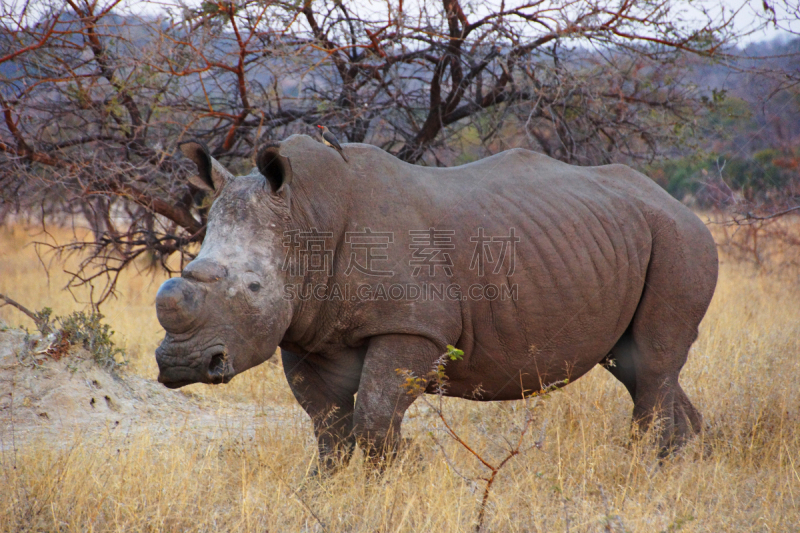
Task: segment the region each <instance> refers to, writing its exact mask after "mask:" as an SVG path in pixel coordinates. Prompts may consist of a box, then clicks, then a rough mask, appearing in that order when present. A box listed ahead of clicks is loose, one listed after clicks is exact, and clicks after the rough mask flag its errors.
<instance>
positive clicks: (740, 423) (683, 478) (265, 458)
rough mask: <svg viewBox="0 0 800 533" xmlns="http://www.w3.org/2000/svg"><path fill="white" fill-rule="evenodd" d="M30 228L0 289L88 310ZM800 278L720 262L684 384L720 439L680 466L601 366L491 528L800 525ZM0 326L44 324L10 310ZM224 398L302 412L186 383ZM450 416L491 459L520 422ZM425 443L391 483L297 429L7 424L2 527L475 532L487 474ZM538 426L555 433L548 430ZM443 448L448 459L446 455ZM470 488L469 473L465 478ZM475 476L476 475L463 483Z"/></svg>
mask: <svg viewBox="0 0 800 533" xmlns="http://www.w3.org/2000/svg"><path fill="white" fill-rule="evenodd" d="M29 240H30V238H29V236H28V235H27V234H25V233H24V232H23V231H22V230H21V229H19V228H14V229H13V230H11V231H10V232H9V231H5V232H4V233H3V234H2V235H1V236H0V247H2V249H3V250H4V252H3V254H2V256H0V272H2V273H3V277H2V279H0V292H8V293H9V295H10V296H12V297H15V298H17V299H18V300H20V301H21V302H22V303H24V304H25V305H28V306H29V307H31V308H35V309H39V308H41V307H43V306H45V305H48V306H51V307H53V308H54V309H55V311H56V314H62V315H63V314H67V313H68V312H70V311H72V310H74V309H78V308H80V307H81V306H80V305H77V304H74V303H73V302H71V301H70V299H69V296H67V295H64V294H63V293H62V292H60V291H59V290H58V289H59V288H60V286H62V285H63V281H64V280H63V279H62V278H61V277H59V276H57V275H53V276H52V278H51V281H50V285H49V287H48V285H47V283H46V279H45V277H44V275H43V273H42V271H41V269H39V267H38V266H37V262H36V260H35V255H34V254H33V252H32V250H30V249H27V248H24V247H23V246H22V245H23V244H24V243H25V242H28V241H29ZM798 276H800V272H798V271H791V272H781V273H778V272H775V271H772V272H764V271H756V270H754V269H752V267H750V266H747V265H740V264H737V263H732V262H727V261H723V265H722V270H721V277H720V282H719V286H718V288H717V293H716V295H715V297H714V301H713V303H712V306H711V309H710V310H709V313H708V316H707V317H706V319H705V320H704V322H703V323H702V325H701V333H700V338H699V339H698V341H697V342H696V343H695V346H694V348H693V350H692V354H691V355H690V358H689V363H688V364H687V366H686V369H685V370H684V372H683V374H682V383H683V386H684V389H685V390H686V392H687V394H688V395H689V397H690V398H691V399H692V400H693V402H694V403H695V405H696V406H697V407H698V408H699V409H700V411H701V412H702V413H703V415H704V416H705V420H706V423H707V426H708V428H707V430H706V431H705V433H704V434H703V435H701V436H700V437H698V438H697V439H695V440H693V441H692V442H691V443H690V444H689V446H688V447H687V448H686V449H685V450H684V451H683V452H682V453H680V454H679V455H677V456H676V457H673V458H670V459H667V460H665V461H664V462H663V463H659V461H658V459H657V458H656V456H655V450H654V449H653V448H649V447H640V446H639V445H637V444H632V443H631V442H630V440H629V439H628V427H629V416H630V411H631V407H632V404H631V401H630V399H629V397H628V395H627V392H625V390H624V388H623V387H622V385H620V384H618V383H617V382H616V381H615V380H614V379H613V378H612V377H611V376H610V375H609V374H608V373H607V372H605V371H604V370H602V369H600V368H597V369H595V370H593V371H592V372H591V373H590V374H589V375H587V376H586V377H584V378H582V379H580V380H578V381H577V382H575V383H574V384H571V385H569V386H568V387H567V388H566V389H564V390H563V391H560V392H557V393H554V394H552V395H550V397H548V398H546V399H542V400H541V401H540V405H539V406H538V407H537V408H536V409H535V410H534V411H533V414H534V416H535V420H534V424H533V426H532V429H531V431H530V432H529V434H528V435H526V437H525V439H527V440H526V443H527V444H528V446H523V448H525V447H529V446H531V445H533V444H535V443H536V441H537V440H538V439H540V438H541V437H542V436H543V440H542V446H541V448H536V447H533V448H531V449H529V450H528V451H526V452H525V453H524V454H522V455H520V456H518V457H515V458H513V459H512V460H511V461H510V463H509V465H508V466H507V467H506V468H504V469H503V470H502V471H501V473H500V474H499V475H498V478H497V481H496V483H495V485H494V487H493V489H492V493H491V496H490V498H489V503H488V507H487V517H486V527H485V529H486V530H487V531H572V532H576V531H586V532H589V531H617V532H622V531H630V532H639V531H641V532H648V533H649V532H653V531H668V532H673V531H687V532H690V531H703V532H705V531H796V530H797V525H798V524H800V432H798V431H797V428H798V427H800V391H799V390H798V387H797V383H798V382H800V357H798V355H799V354H800V305H798V301H800V288H798V284H797V279H798ZM159 282H160V279H159V278H158V277H156V279H154V280H151V278H146V277H139V276H134V275H129V276H127V277H126V279H125V281H124V284H123V287H124V288H125V290H124V293H123V294H122V297H121V298H120V300H119V301H117V302H113V303H112V304H111V305H109V306H108V308H107V309H105V310H104V311H105V313H106V315H107V321H108V322H109V323H110V324H111V325H112V327H113V328H114V329H115V330H116V331H117V335H118V336H119V337H120V339H121V340H122V344H123V345H124V347H125V348H126V349H127V350H128V355H129V358H130V360H131V364H130V365H129V366H128V368H127V369H126V372H131V373H135V374H139V375H143V376H149V377H151V378H152V377H154V376H155V373H156V371H155V363H154V360H153V355H152V353H153V350H154V348H155V346H156V344H157V342H158V340H159V337H160V334H161V333H160V329H159V327H158V324H157V321H156V319H155V313H154V312H153V298H154V295H155V291H156V289H157V287H158V284H159ZM0 318H3V319H4V320H6V322H8V323H10V324H13V325H16V324H18V323H25V324H28V325H29V327H30V324H29V323H28V322H27V319H25V318H23V317H22V315H19V314H17V312H16V311H15V310H12V309H9V308H8V307H5V308H2V309H0ZM190 390H191V392H192V393H193V394H198V395H202V396H206V397H210V398H213V399H215V400H218V401H223V402H224V401H230V402H234V401H235V402H249V403H255V404H261V405H272V404H275V403H280V404H283V405H291V404H292V402H293V401H294V400H293V399H292V398H291V395H290V394H289V392H288V387H287V386H286V384H285V382H284V378H283V376H282V370H281V368H280V367H279V366H278V365H262V366H261V367H259V368H257V369H254V370H253V371H250V372H248V373H246V374H244V375H242V376H240V377H237V378H236V379H235V380H234V381H233V382H232V383H231V384H230V385H227V386H223V387H206V386H193V387H191V389H190ZM444 410H445V415H446V416H447V417H448V420H449V421H450V423H451V424H452V425H453V427H454V428H456V430H457V431H458V432H459V435H461V436H462V438H464V439H465V440H466V441H468V442H469V443H470V444H471V445H473V446H474V447H475V448H476V449H478V450H480V451H481V453H484V454H486V456H487V457H491V458H498V457H503V456H504V454H505V451H504V449H505V448H507V444H506V442H505V440H504V439H508V441H512V442H513V441H514V437H515V435H518V432H519V428H520V426H521V425H522V423H523V422H524V417H525V412H524V408H523V404H522V403H521V402H504V403H489V404H479V403H474V402H467V401H459V400H447V401H445V404H444ZM404 427H405V432H406V435H407V436H410V437H412V438H413V439H414V442H415V444H416V445H415V446H414V447H412V448H411V450H413V451H410V452H409V453H408V454H407V455H405V456H403V458H402V460H401V461H400V462H399V463H398V464H396V465H395V466H394V467H392V468H391V469H389V470H388V472H387V473H386V475H385V476H384V477H383V478H378V479H376V478H374V477H372V476H371V475H370V473H369V472H368V471H366V470H365V468H364V465H363V463H362V461H360V460H359V459H358V458H356V459H355V460H354V461H353V462H352V463H351V464H350V465H349V466H348V467H347V468H345V469H344V471H342V472H341V473H339V474H337V475H336V476H333V477H331V478H329V479H325V480H323V481H321V482H320V481H318V480H316V479H313V478H309V477H308V476H307V473H308V472H309V471H310V469H311V468H312V466H313V463H314V459H315V446H314V443H313V441H312V438H311V430H310V424H308V422H307V421H305V420H303V419H302V418H295V419H292V418H290V419H287V420H286V421H283V422H281V423H279V424H278V423H275V422H274V421H270V420H267V419H264V418H259V417H254V418H253V420H252V421H247V422H242V423H241V424H240V425H239V426H233V427H231V426H230V425H227V426H226V425H224V424H223V423H222V422H221V423H220V427H219V428H218V429H217V430H215V431H214V432H213V434H212V435H209V434H208V432H207V431H206V430H203V431H199V430H193V429H192V428H186V429H185V430H181V431H180V432H177V433H174V435H176V436H174V437H172V438H170V439H168V440H164V439H163V438H162V439H159V438H158V437H154V436H152V435H149V434H148V432H147V431H143V432H137V433H134V434H130V435H127V436H125V435H122V436H120V435H114V434H113V433H108V434H107V435H106V436H104V437H102V438H100V437H97V436H92V437H91V438H90V437H89V436H88V435H87V434H86V433H85V432H84V433H75V434H65V435H64V437H63V439H61V440H60V442H45V441H41V440H40V441H28V442H26V443H17V444H15V445H13V446H12V445H11V443H12V437H13V434H12V432H13V427H9V426H7V425H4V426H3V427H2V428H0V445H2V448H0V449H1V451H0V484H1V485H2V486H3V496H4V497H3V499H2V500H3V501H2V503H0V530H2V531H27V530H37V531H38V530H46V531H53V530H58V531H89V530H97V531H106V530H114V531H116V530H120V531H122V530H147V531H328V532H334V531H351V532H361V531H364V532H367V531H369V532H373V531H387V532H389V531H391V532H395V531H414V532H416V531H468V530H470V529H471V528H473V526H474V522H475V519H476V516H477V512H478V505H479V503H480V498H481V496H482V487H483V483H482V482H480V483H476V482H474V481H472V479H476V478H477V477H478V476H480V475H485V470H482V467H481V466H480V465H479V464H478V463H477V461H476V460H475V459H474V458H473V457H471V456H470V455H469V454H468V453H466V452H465V451H464V450H463V448H461V447H460V446H459V445H458V444H457V443H454V442H452V441H451V440H449V439H447V438H446V437H445V436H443V435H442V433H441V432H440V431H439V429H440V428H441V425H440V424H439V423H437V417H436V416H435V413H433V412H432V411H431V410H430V409H427V408H425V407H424V406H421V404H419V402H418V405H415V406H414V407H412V409H411V410H410V412H409V414H408V416H407V418H406V422H405V424H404ZM542 431H543V433H542ZM429 433H432V434H433V435H434V436H435V437H436V438H437V439H438V440H439V441H440V442H441V443H443V445H444V448H445V452H446V455H447V457H449V459H450V461H449V462H448V461H447V460H445V455H444V454H443V453H442V451H441V450H439V449H438V448H437V447H436V445H435V444H434V443H433V441H432V439H431V437H430V436H429ZM462 476H464V477H462ZM465 478H466V479H465Z"/></svg>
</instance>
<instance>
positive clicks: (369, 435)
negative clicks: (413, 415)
mask: <svg viewBox="0 0 800 533" xmlns="http://www.w3.org/2000/svg"><path fill="white" fill-rule="evenodd" d="M440 351H441V350H440V349H438V348H437V347H436V345H435V344H434V343H433V342H431V341H430V340H428V339H425V338H423V337H418V336H415V335H381V336H379V337H373V338H372V339H371V340H370V342H369V349H368V350H367V356H366V359H365V360H364V367H363V369H362V372H361V383H360V385H359V387H358V398H357V399H356V408H355V418H354V423H353V431H354V433H355V436H356V440H357V441H358V445H359V447H361V448H362V450H364V453H365V454H366V455H367V456H368V457H369V458H371V460H372V461H374V462H379V461H381V460H382V459H385V460H391V459H392V458H393V457H394V455H395V454H396V452H397V449H398V444H399V443H400V424H401V422H402V421H403V415H404V414H405V412H406V409H408V408H409V407H410V406H411V404H412V403H413V402H414V400H415V399H416V396H414V395H413V394H409V393H408V392H409V391H408V390H407V389H406V388H405V387H404V386H403V385H404V383H405V377H404V376H403V375H401V374H398V370H405V371H411V372H413V373H414V375H416V376H418V377H424V376H425V375H426V374H428V372H430V370H431V369H432V365H433V362H434V361H435V360H436V358H437V357H438V356H439V355H440V354H439V352H440Z"/></svg>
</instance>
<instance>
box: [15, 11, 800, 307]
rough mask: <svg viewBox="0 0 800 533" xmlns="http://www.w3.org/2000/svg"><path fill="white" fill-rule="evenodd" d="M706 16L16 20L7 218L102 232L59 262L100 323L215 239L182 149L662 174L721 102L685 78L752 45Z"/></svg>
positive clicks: (203, 15)
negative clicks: (331, 145)
mask: <svg viewBox="0 0 800 533" xmlns="http://www.w3.org/2000/svg"><path fill="white" fill-rule="evenodd" d="M759 4H760V2H759ZM765 6H766V4H765ZM707 7H708V9H704V7H703V4H702V3H699V4H692V6H691V7H690V6H689V5H688V4H685V3H678V2H672V1H670V0H645V1H634V0H582V1H578V0H560V1H559V0H556V1H544V0H538V1H534V2H506V1H497V2H476V3H468V2H464V1H461V0H436V1H433V0H431V1H424V0H417V1H414V2H409V1H407V0H406V1H405V2H404V1H403V0H385V1H384V2H363V1H362V2H358V1H345V0H330V1H329V0H318V1H311V0H294V1H288V2H287V1H272V0H235V1H203V2H195V3H193V4H191V5H189V4H179V5H173V6H165V4H164V3H163V2H155V1H153V2H148V1H143V2H138V3H136V8H135V9H132V8H130V7H127V5H126V4H124V3H123V2H122V0H66V3H63V2H61V1H56V0H18V1H16V2H11V3H8V2H5V3H4V4H3V7H2V10H3V11H2V14H0V18H1V19H2V22H0V24H2V28H0V106H1V107H2V111H3V119H2V121H0V187H2V193H1V194H2V196H0V200H1V201H2V203H0V209H2V213H0V214H3V215H8V214H10V213H23V214H28V215H31V214H35V215H36V216H38V217H40V219H41V221H42V222H44V221H47V220H51V219H61V220H64V219H68V220H72V221H79V223H78V225H87V224H88V227H89V229H90V230H91V231H90V232H88V233H86V232H84V233H80V232H78V233H76V235H77V238H76V239H75V240H74V242H71V243H69V244H67V245H64V246H60V247H57V248H55V252H56V253H57V254H61V255H63V254H70V253H80V257H81V258H82V262H81V263H80V266H79V268H78V270H77V271H75V272H74V273H73V274H74V277H73V281H72V285H73V286H79V285H89V286H90V287H92V288H94V289H96V291H95V293H94V295H93V302H94V304H95V305H99V304H100V303H102V302H103V301H104V300H105V299H107V298H108V297H109V296H110V295H112V294H113V291H114V287H115V284H116V280H117V278H118V276H119V274H120V272H122V271H123V270H124V269H125V268H126V267H128V266H130V265H132V264H134V263H136V264H139V265H150V266H153V267H160V268H164V269H166V270H168V271H170V266H169V264H168V262H167V259H168V258H169V257H170V256H172V255H174V254H178V255H180V257H181V261H180V267H182V265H183V264H184V262H185V261H186V260H188V259H190V258H191V257H192V250H196V244H197V243H200V242H202V239H203V236H204V232H205V224H206V217H207V210H208V207H209V201H210V200H209V198H208V197H207V195H206V193H205V192H204V191H202V190H200V189H197V188H195V187H194V186H193V185H191V183H190V182H189V181H187V179H186V178H187V177H188V176H189V175H190V173H191V172H192V171H193V169H192V165H191V164H189V163H188V162H187V161H185V160H184V159H182V158H181V157H180V156H178V155H176V149H175V148H176V145H177V144H178V143H179V142H180V141H182V140H185V139H188V138H197V139H200V140H202V141H204V142H205V143H206V144H208V145H209V147H210V149H211V151H212V154H213V155H214V156H215V157H216V158H218V159H220V160H222V161H223V162H224V163H225V164H226V165H228V166H229V167H231V168H232V169H233V170H244V169H245V167H247V166H249V161H250V159H251V158H252V157H253V155H254V153H255V152H256V151H257V150H258V148H259V146H260V145H262V144H263V143H264V142H265V141H267V140H272V139H281V138H284V137H286V136H288V135H290V134H292V133H310V132H311V131H312V130H313V126H314V125H316V124H318V123H319V124H326V125H328V126H329V127H330V128H331V129H332V130H333V131H334V132H335V133H336V134H337V135H338V136H339V137H340V140H342V141H348V142H366V143H371V144H375V145H378V146H381V147H382V148H384V149H385V150H387V151H389V152H391V153H393V154H395V155H396V156H397V157H399V158H401V159H403V160H405V161H408V162H412V163H418V164H428V165H449V164H453V163H458V162H463V161H465V160H467V159H469V158H475V157H480V156H483V155H487V154H489V153H493V152H496V151H498V150H501V149H504V148H507V147H510V146H523V147H528V148H533V149H536V150H540V151H543V152H545V153H547V154H549V155H551V156H552V157H556V158H558V159H561V160H563V161H567V162H571V163H577V164H598V163H608V162H612V161H622V162H630V161H635V160H642V159H643V160H648V159H650V158H652V157H654V156H655V155H657V154H659V153H660V151H662V150H663V149H664V147H668V146H672V145H673V144H674V143H675V142H676V141H681V140H684V136H685V135H686V130H687V129H686V128H683V127H681V126H682V125H685V124H691V120H692V118H693V116H694V115H695V114H696V113H697V112H698V110H699V109H700V108H701V107H702V105H703V101H702V100H701V98H700V96H701V94H700V91H699V90H698V88H697V87H695V86H694V85H693V84H691V83H687V82H686V80H685V72H686V69H687V65H690V64H691V58H708V57H719V58H723V59H724V58H726V57H728V56H729V54H730V50H731V49H730V45H731V44H732V43H733V42H735V39H736V38H737V37H738V36H740V34H741V33H742V32H738V33H737V31H736V30H735V26H734V24H733V21H734V20H735V19H736V17H737V16H741V15H742V13H739V12H732V11H723V10H721V9H713V6H707ZM766 7H768V6H766ZM766 7H765V9H766ZM759 8H760V5H759ZM743 9H744V8H743ZM770 9H771V8H770ZM764 13H765V14H766V15H767V17H766V18H765V21H766V20H767V19H769V18H772V15H774V14H775V12H774V11H772V12H771V13H770V11H769V9H767V11H765V12H764ZM772 23H773V24H778V20H777V18H776V20H774V21H772ZM687 58H689V59H688V60H687ZM787 83H797V79H796V78H795V79H790V80H789V81H788V82H787ZM193 245H194V246H193ZM180 267H179V268H180Z"/></svg>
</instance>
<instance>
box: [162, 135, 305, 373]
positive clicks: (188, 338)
mask: <svg viewBox="0 0 800 533" xmlns="http://www.w3.org/2000/svg"><path fill="white" fill-rule="evenodd" d="M181 150H182V151H183V153H184V154H185V155H186V156H188V157H189V158H190V159H192V160H193V161H194V162H195V163H196V164H197V168H198V174H199V178H200V180H201V183H199V185H201V186H204V187H207V188H210V189H211V190H213V194H214V196H215V200H214V203H213V205H212V207H211V210H210V212H209V217H208V227H207V231H206V236H205V240H204V242H203V246H202V249H201V250H200V253H199V254H198V256H197V258H196V259H194V260H193V261H192V262H191V263H189V264H188V265H187V266H186V268H185V269H184V270H183V273H182V276H181V277H180V278H172V279H170V280H168V281H166V282H164V284H163V285H161V288H160V289H159V290H158V294H157V296H156V310H157V313H158V321H159V322H160V323H161V325H162V326H163V327H164V329H165V330H166V332H167V333H166V336H165V337H164V340H163V342H162V343H161V346H160V347H159V348H158V350H156V360H157V361H158V368H159V376H158V380H159V381H160V382H161V383H163V384H164V385H166V386H167V387H170V388H176V387H182V386H184V385H188V384H190V383H197V382H201V383H227V382H228V381H230V380H231V379H232V378H233V376H235V375H236V374H238V373H240V372H243V371H245V370H247V369H248V368H251V367H253V366H255V365H258V364H260V363H262V362H264V361H266V360H267V359H269V358H270V356H271V355H272V353H273V352H274V351H275V349H276V348H277V345H278V343H279V342H280V341H281V338H282V337H283V335H284V333H285V331H286V330H287V328H288V327H289V324H290V321H291V318H292V307H291V302H290V301H288V300H286V299H284V298H283V285H284V277H285V276H284V272H283V269H282V268H281V267H282V262H283V245H282V238H283V231H284V229H285V228H286V224H287V222H288V221H289V201H290V198H289V196H290V188H289V183H290V182H291V179H292V169H291V165H290V163H289V160H288V159H287V158H285V157H283V156H282V155H281V154H280V152H279V147H278V146H269V147H267V148H265V149H263V150H262V151H261V153H260V154H259V156H258V159H257V164H258V171H259V172H255V171H254V172H253V173H252V174H250V175H247V176H239V177H234V176H233V175H232V174H231V173H230V172H228V171H227V170H226V169H225V168H224V167H223V166H222V165H221V164H220V163H219V162H218V161H216V160H215V159H214V158H213V157H211V156H210V155H209V153H208V151H207V150H206V149H205V147H203V146H202V145H201V144H199V143H195V142H190V143H185V144H183V145H181Z"/></svg>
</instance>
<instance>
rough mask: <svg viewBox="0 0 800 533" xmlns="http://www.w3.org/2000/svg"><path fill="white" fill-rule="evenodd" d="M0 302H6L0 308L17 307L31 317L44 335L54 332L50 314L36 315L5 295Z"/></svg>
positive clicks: (0, 298) (0, 295) (0, 296)
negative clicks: (49, 317) (6, 306)
mask: <svg viewBox="0 0 800 533" xmlns="http://www.w3.org/2000/svg"><path fill="white" fill-rule="evenodd" d="M0 300H4V301H5V302H6V303H4V304H3V305H0V307H3V306H5V305H10V306H12V307H16V308H17V309H19V310H20V311H22V312H23V313H25V314H26V315H28V317H30V319H31V320H33V322H34V323H35V324H36V328H37V329H38V330H39V331H41V332H42V335H48V334H50V333H52V332H53V328H51V327H50V322H49V320H48V316H49V314H48V315H44V314H42V313H34V312H33V311H31V310H30V309H28V308H27V307H25V306H24V305H22V304H21V303H19V302H17V301H15V300H12V299H11V298H9V297H8V296H5V295H4V294H0Z"/></svg>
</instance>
